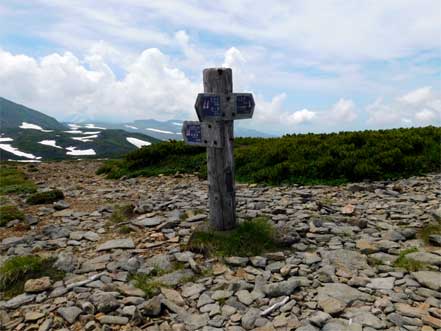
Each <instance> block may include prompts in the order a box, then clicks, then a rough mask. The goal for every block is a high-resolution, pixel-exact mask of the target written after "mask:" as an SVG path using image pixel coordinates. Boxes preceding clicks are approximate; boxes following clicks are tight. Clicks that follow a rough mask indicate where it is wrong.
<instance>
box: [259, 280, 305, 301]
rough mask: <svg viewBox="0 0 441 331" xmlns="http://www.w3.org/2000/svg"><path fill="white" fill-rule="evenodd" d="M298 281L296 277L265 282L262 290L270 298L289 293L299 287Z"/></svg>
mask: <svg viewBox="0 0 441 331" xmlns="http://www.w3.org/2000/svg"><path fill="white" fill-rule="evenodd" d="M299 285H300V282H299V281H298V280H297V279H289V280H286V281H281V282H278V283H272V284H266V285H265V286H264V287H263V292H264V293H265V294H266V295H267V296H269V297H270V298H274V297H280V296H284V295H290V294H291V293H292V292H294V290H295V289H296V288H297V287H299Z"/></svg>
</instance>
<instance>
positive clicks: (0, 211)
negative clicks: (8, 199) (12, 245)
mask: <svg viewBox="0 0 441 331" xmlns="http://www.w3.org/2000/svg"><path fill="white" fill-rule="evenodd" d="M24 216H25V215H24V214H23V212H22V211H21V210H20V209H18V208H17V206H13V205H6V206H1V207H0V226H5V225H6V224H7V223H8V222H9V221H12V220H16V219H19V220H24Z"/></svg>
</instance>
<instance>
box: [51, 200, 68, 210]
mask: <svg viewBox="0 0 441 331" xmlns="http://www.w3.org/2000/svg"><path fill="white" fill-rule="evenodd" d="M53 206H54V209H55V210H64V209H67V208H69V207H70V205H69V204H68V203H67V202H66V201H64V200H59V201H55V202H54V203H53Z"/></svg>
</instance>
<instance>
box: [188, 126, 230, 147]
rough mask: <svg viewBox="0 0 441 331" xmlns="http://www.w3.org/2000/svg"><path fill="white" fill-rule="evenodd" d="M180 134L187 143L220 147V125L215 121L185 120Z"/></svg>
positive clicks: (221, 145) (221, 144)
mask: <svg viewBox="0 0 441 331" xmlns="http://www.w3.org/2000/svg"><path fill="white" fill-rule="evenodd" d="M182 135H183V137H184V141H185V142H186V143H187V144H188V145H193V146H207V147H216V148H222V147H223V143H222V139H221V135H220V126H219V125H218V124H216V123H206V122H196V121H185V122H184V124H183V126H182Z"/></svg>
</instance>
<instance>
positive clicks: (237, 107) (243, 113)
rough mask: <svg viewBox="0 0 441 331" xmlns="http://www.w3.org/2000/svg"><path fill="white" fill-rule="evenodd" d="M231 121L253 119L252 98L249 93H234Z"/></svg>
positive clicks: (253, 104)
mask: <svg viewBox="0 0 441 331" xmlns="http://www.w3.org/2000/svg"><path fill="white" fill-rule="evenodd" d="M233 95H234V105H233V111H232V116H233V119H238V120H240V119H246V118H251V117H253V113H254V106H255V103H254V98H253V95H252V94H251V93H234V94H233Z"/></svg>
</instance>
